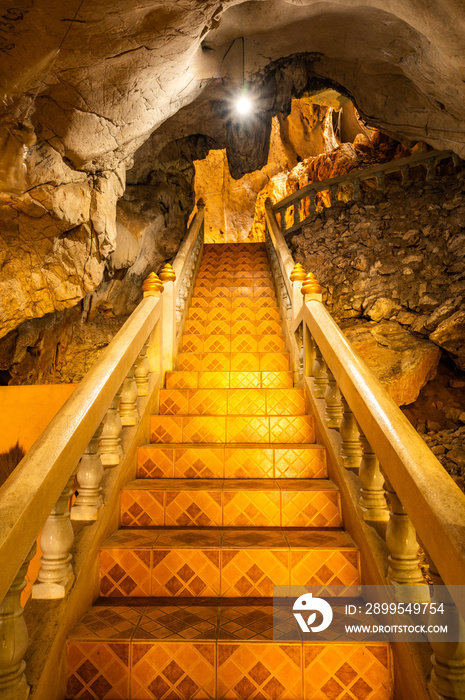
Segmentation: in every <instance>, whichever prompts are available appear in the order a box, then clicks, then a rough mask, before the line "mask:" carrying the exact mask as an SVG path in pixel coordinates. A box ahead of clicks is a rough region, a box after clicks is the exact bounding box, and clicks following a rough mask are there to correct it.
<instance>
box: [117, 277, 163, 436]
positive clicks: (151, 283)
mask: <svg viewBox="0 0 465 700" xmlns="http://www.w3.org/2000/svg"><path fill="white" fill-rule="evenodd" d="M163 289H164V287H163V284H162V281H161V279H160V278H159V277H158V275H156V274H155V273H154V272H151V273H150V274H149V276H148V277H147V279H146V280H145V282H144V284H143V285H142V291H143V293H144V299H146V298H147V297H161V293H162V292H163ZM160 326H161V324H160V323H157V325H156V326H155V328H154V329H153V331H152V335H151V336H150V340H149V346H148V348H147V358H148V361H149V366H150V371H151V372H161V371H162V361H163V355H162V352H163V344H162V337H161V333H160ZM123 425H124V421H123Z"/></svg>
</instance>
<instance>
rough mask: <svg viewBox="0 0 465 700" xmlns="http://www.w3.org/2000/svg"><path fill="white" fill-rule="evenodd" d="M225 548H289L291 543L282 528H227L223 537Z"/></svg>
mask: <svg viewBox="0 0 465 700" xmlns="http://www.w3.org/2000/svg"><path fill="white" fill-rule="evenodd" d="M222 547H223V549H246V548H249V547H250V548H254V549H257V548H263V549H283V550H287V549H288V548H289V545H288V543H287V540H286V537H285V536H284V533H283V531H282V530H281V529H280V528H275V529H270V530H264V529H252V528H247V529H243V530H236V529H234V530H228V529H225V530H224V533H223V539H222Z"/></svg>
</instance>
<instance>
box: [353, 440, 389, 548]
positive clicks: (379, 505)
mask: <svg viewBox="0 0 465 700" xmlns="http://www.w3.org/2000/svg"><path fill="white" fill-rule="evenodd" d="M359 435H360V442H361V443H362V445H363V456H362V461H361V463H360V469H359V472H358V478H359V480H360V485H361V488H360V499H359V502H358V510H359V512H360V513H361V515H362V517H363V519H364V520H366V522H368V523H370V524H371V525H373V527H375V528H376V529H377V530H378V532H379V534H380V535H382V536H383V537H384V535H385V531H386V525H387V523H388V521H389V518H390V513H389V509H388V506H387V503H386V496H385V491H384V476H383V474H382V472H381V469H380V466H379V462H378V458H377V456H376V454H375V453H374V451H373V448H372V447H371V445H370V443H369V442H368V440H367V438H366V437H365V435H364V434H363V433H362V431H361V430H360V433H359Z"/></svg>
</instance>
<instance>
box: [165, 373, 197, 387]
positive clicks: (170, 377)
mask: <svg viewBox="0 0 465 700" xmlns="http://www.w3.org/2000/svg"><path fill="white" fill-rule="evenodd" d="M198 381H199V374H198V372H167V373H166V388H167V389H196V388H197V384H198Z"/></svg>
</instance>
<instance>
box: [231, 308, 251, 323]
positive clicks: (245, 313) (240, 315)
mask: <svg viewBox="0 0 465 700" xmlns="http://www.w3.org/2000/svg"><path fill="white" fill-rule="evenodd" d="M255 317H256V313H255V309H250V308H248V307H245V308H241V307H238V308H235V309H233V310H232V313H231V323H232V322H234V321H255Z"/></svg>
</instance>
